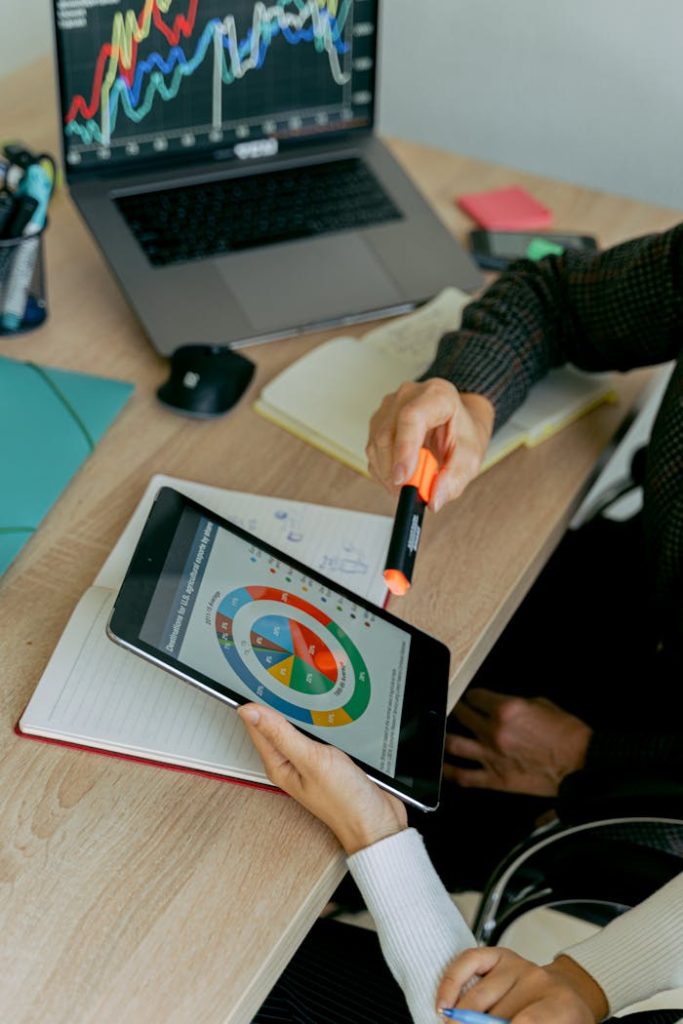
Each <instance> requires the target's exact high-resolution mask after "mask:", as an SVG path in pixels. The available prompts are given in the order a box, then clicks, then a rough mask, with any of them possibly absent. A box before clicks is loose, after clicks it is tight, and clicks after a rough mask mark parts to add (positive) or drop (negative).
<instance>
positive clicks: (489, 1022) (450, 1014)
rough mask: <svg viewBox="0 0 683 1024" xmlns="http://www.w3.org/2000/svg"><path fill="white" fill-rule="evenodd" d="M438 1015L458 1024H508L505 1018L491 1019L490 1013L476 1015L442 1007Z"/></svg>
mask: <svg viewBox="0 0 683 1024" xmlns="http://www.w3.org/2000/svg"><path fill="white" fill-rule="evenodd" d="M439 1013H440V1014H441V1016H442V1017H447V1018H448V1020H457V1021H459V1022H460V1024H510V1021H509V1020H507V1019H506V1018H505V1017H492V1016H491V1014H490V1013H478V1012H477V1011H476V1010H457V1009H453V1010H450V1009H448V1008H447V1007H444V1009H443V1010H439Z"/></svg>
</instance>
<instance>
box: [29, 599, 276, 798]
mask: <svg viewBox="0 0 683 1024" xmlns="http://www.w3.org/2000/svg"><path fill="white" fill-rule="evenodd" d="M114 597H115V594H114V592H113V591H111V590H105V589H103V588H100V587H91V588H90V589H89V590H87V591H86V593H85V594H84V595H83V597H82V598H81V600H80V601H79V603H78V606H77V608H76V610H75V612H74V614H73V615H72V617H71V620H70V621H69V625H68V626H67V629H66V631H65V632H64V634H63V635H62V638H61V640H60V641H59V644H58V645H57V647H56V649H55V652H54V654H53V656H52V658H51V659H50V663H49V665H48V667H47V669H46V670H45V673H44V675H43V677H42V679H41V681H40V685H39V686H38V689H37V690H36V692H35V694H34V695H33V697H32V699H31V702H30V704H29V705H28V707H27V709H26V711H25V712H24V714H23V716H22V718H21V722H20V727H21V729H22V731H24V732H28V733H37V734H38V735H41V736H49V737H52V738H54V739H66V740H70V741H71V742H73V743H80V744H83V745H84V746H92V747H95V748H98V747H101V748H103V749H105V750H111V751H112V752H114V753H120V754H133V755H134V756H137V757H145V758H149V759H151V760H159V761H162V762H170V763H172V764H176V765H181V766H184V767H186V768H198V769H201V770H203V771H211V772H216V773H218V774H224V775H234V776H236V777H237V778H242V779H248V780H252V781H258V782H267V779H266V777H265V775H264V773H263V767H262V765H261V761H260V759H259V756H258V754H257V753H256V751H255V749H254V747H253V744H252V743H251V741H250V740H249V737H248V736H247V734H246V731H245V730H244V727H243V725H242V723H241V722H240V720H239V718H238V716H237V715H236V714H235V712H234V711H233V710H232V709H231V708H229V707H227V706H226V705H225V704H222V703H221V702H220V701H218V700H216V699H215V698H213V697H210V696H209V695H208V694H205V693H202V692H201V691H200V690H197V689H196V688H195V687H193V686H191V685H190V684H189V683H186V682H183V680H181V679H176V678H175V677H174V676H172V675H170V674H169V673H168V672H165V671H164V670H163V669H160V668H156V667H155V666H154V665H151V664H149V663H148V662H145V661H143V660H142V659H141V658H138V657H136V655H134V654H131V653H130V652H128V651H125V650H124V649H123V648H122V647H118V646H117V645H116V644H114V643H112V642H111V640H108V639H107V636H106V633H105V627H106V624H107V620H108V618H109V614H110V612H111V609H112V605H113V604H114Z"/></svg>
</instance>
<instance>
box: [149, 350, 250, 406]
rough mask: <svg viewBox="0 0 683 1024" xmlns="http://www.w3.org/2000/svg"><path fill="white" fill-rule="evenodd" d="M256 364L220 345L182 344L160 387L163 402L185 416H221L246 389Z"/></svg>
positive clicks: (159, 395)
mask: <svg viewBox="0 0 683 1024" xmlns="http://www.w3.org/2000/svg"><path fill="white" fill-rule="evenodd" d="M254 370H255V366H254V364H253V363H252V361H251V360H250V359H247V358H245V356H241V355H239V354H238V353H237V352H234V351H233V350H232V349H231V348H227V347H222V346H220V345H183V346H182V347H181V348H178V349H176V350H175V352H174V353H173V355H172V356H171V374H170V376H169V378H168V380H167V381H166V383H165V384H162V385H161V387H160V388H159V389H158V391H157V396H158V398H159V400H160V401H161V402H163V403H164V405H168V406H169V408H171V409H173V411H174V412H179V413H182V414H183V415H185V416H197V417H199V418H201V419H210V418H211V417H213V416H222V415H223V414H224V413H226V412H228V410H229V409H232V407H233V405H235V403H236V402H237V401H239V399H240V398H241V397H242V395H243V394H244V392H245V391H246V389H247V387H248V386H249V383H250V381H251V378H252V377H253V376H254Z"/></svg>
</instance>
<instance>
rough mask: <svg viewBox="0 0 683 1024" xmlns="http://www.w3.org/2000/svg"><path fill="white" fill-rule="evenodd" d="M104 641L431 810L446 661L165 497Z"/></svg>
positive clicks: (358, 603)
mask: <svg viewBox="0 0 683 1024" xmlns="http://www.w3.org/2000/svg"><path fill="white" fill-rule="evenodd" d="M107 632H108V635H109V636H110V638H111V639H112V640H114V641H116V642H117V643H120V644H122V645H123V646H124V647H126V648H127V649H129V650H131V651H133V652H135V653H136V654H139V655H141V656H142V657H143V658H147V659H148V660H150V661H152V662H154V663H155V664H156V665H159V666H161V667H162V668H165V669H167V670H168V671H169V672H172V673H173V674H174V675H176V676H179V677H180V678H181V679H184V680H186V681H187V682H189V683H192V684H193V685H195V686H197V687H199V688H200V689H201V690H204V691H205V692H206V693H209V694H212V695H213V696H214V697H216V698H218V699H219V700H221V701H224V702H225V703H227V704H230V705H232V706H233V707H235V706H237V705H239V704H246V703H247V702H248V701H259V702H261V703H264V704H268V705H270V706H271V707H273V708H276V709H277V710H278V711H280V712H282V714H284V715H285V716H286V717H287V718H288V719H289V720H290V721H291V722H293V723H294V725H296V726H298V727H299V728H300V729H302V730H303V731H304V732H306V733H310V734H311V735H312V736H314V737H315V738H316V739H318V740H323V741H324V742H326V743H331V744H333V745H334V746H337V747H339V748H340V749H342V750H345V751H346V753H347V754H349V755H350V756H351V757H352V758H353V760H354V761H355V762H356V763H357V764H358V765H360V767H361V768H363V769H364V771H366V772H367V774H368V775H369V776H370V777H371V778H372V779H373V780H374V781H375V782H377V783H378V784H379V785H380V786H382V787H384V788H385V789H388V790H390V791H391V792H392V793H395V794H396V795H397V796H399V797H400V798H401V799H402V800H405V801H406V802H408V803H411V804H414V805H415V806H418V807H421V808H423V809H425V810H433V809H434V808H436V807H437V806H438V801H439V786H440V781H441V767H442V762H443V747H444V737H445V726H446V701H447V691H448V676H449V652H448V648H447V647H446V646H445V645H444V644H442V643H440V642H439V641H438V640H435V639H434V638H433V637H431V636H428V635H427V634H426V633H423V632H421V631H420V630H419V629H416V628H415V627H414V626H411V625H409V624H408V623H406V622H403V621H402V620H401V619H398V618H396V617H395V616H393V615H391V614H390V613H389V612H387V611H385V610H383V609H381V608H378V607H376V606H375V605H373V604H371V603H370V602H369V601H365V600H363V599H362V598H360V597H357V596H356V595H355V594H353V593H351V591H349V590H346V589H345V588H343V587H341V586H339V585H338V584H336V583H332V582H331V581H330V580H329V579H327V578H326V577H324V576H322V575H320V574H319V573H317V572H314V571H313V570H312V569H310V568H308V567H307V566H305V565H302V564H301V563H300V562H296V561H295V560H294V559H292V558H290V557H289V556H285V555H284V554H282V553H281V552H279V551H278V550H277V549H276V548H273V547H271V546H270V545H269V544H266V543H264V542H263V541H260V540H258V539H257V538H256V537H254V536H253V534H250V533H248V532H247V531H246V530H243V529H241V528H240V527H238V526H234V525H233V524H232V523H229V522H226V521H225V520H224V519H221V518H220V517H219V516H217V515H215V514H214V513H213V512H210V511H208V509H206V508H204V507H203V506H201V505H199V504H197V502H194V501H192V500H191V499H190V498H187V497H185V495H182V494H180V493H178V491H175V490H173V489H172V488H170V487H164V488H162V489H161V490H160V491H159V493H158V495H157V497H156V499H155V501H154V505H153V507H152V510H151V512H150V514H149V517H148V519H147V522H146V524H145V526H144V528H143V530H142V534H141V536H140V540H139V541H138V544H137V547H136V549H135V552H134V554H133V558H132V560H131V563H130V566H129V568H128V571H127V573H126V577H125V579H124V581H123V583H122V585H121V589H120V590H119V593H118V595H117V597H116V602H115V605H114V609H113V611H112V614H111V617H110V620H109V624H108V627H107Z"/></svg>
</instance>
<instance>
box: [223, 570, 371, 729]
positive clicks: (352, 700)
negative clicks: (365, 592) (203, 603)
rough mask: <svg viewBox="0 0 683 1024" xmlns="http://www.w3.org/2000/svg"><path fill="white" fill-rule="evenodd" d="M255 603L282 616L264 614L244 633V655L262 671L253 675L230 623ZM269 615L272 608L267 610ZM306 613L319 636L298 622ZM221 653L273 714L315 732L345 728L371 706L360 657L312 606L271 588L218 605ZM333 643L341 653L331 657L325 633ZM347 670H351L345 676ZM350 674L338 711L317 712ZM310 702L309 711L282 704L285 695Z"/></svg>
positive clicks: (241, 591) (240, 592)
mask: <svg viewBox="0 0 683 1024" xmlns="http://www.w3.org/2000/svg"><path fill="white" fill-rule="evenodd" d="M254 601H257V602H258V601H261V602H263V601H267V602H269V603H270V602H273V601H277V602H278V603H279V604H280V605H282V612H280V611H279V610H278V611H277V612H273V611H272V610H269V611H267V612H265V610H264V612H265V613H264V614H263V615H261V616H259V617H257V618H256V619H254V621H253V622H252V623H251V626H250V628H249V641H248V644H249V650H250V653H252V654H253V655H254V657H255V659H256V663H257V664H258V665H259V666H260V667H261V669H262V671H261V672H259V673H258V674H256V673H255V672H254V671H253V670H252V667H251V666H250V665H249V664H247V662H246V661H245V660H244V658H243V656H242V654H241V652H240V648H239V645H238V644H237V643H236V641H235V636H234V622H235V619H236V618H237V616H238V615H239V613H240V612H241V611H242V610H243V609H245V608H246V607H247V606H248V605H251V604H252V602H254ZM269 607H270V609H272V604H270V605H269ZM297 610H298V611H300V612H304V613H306V615H307V616H309V617H310V618H312V619H314V620H315V621H316V622H317V623H319V625H320V631H319V632H318V630H317V629H316V630H314V629H311V628H310V626H309V625H307V624H306V623H304V622H302V621H301V619H300V618H298V617H297ZM215 628H216V636H217V638H218V643H219V645H220V648H221V651H222V652H223V655H224V657H225V659H226V661H227V662H228V664H229V665H230V666H231V668H232V669H233V670H234V671H235V672H236V673H237V675H238V677H239V678H240V680H241V681H242V682H243V683H244V684H245V685H246V686H248V687H249V689H250V690H252V692H253V693H255V694H256V696H257V697H259V699H261V700H264V701H266V703H268V704H270V705H271V706H272V707H274V708H276V709H277V710H278V711H282V712H283V713H284V714H286V715H288V716H289V717H290V718H294V719H296V720H298V721H300V722H306V723H308V724H313V725H320V726H337V725H348V724H349V723H350V722H354V721H356V720H357V719H358V718H360V716H361V715H362V714H363V712H364V711H365V709H366V708H367V706H368V704H369V703H370V677H369V675H368V671H367V668H366V665H365V662H364V661H363V658H362V657H361V654H360V652H359V650H358V648H357V647H356V645H355V644H354V643H353V641H352V640H351V639H350V637H349V636H347V634H346V633H345V632H344V630H343V629H342V628H341V627H340V626H339V625H337V623H336V622H335V621H334V620H333V619H331V618H330V617H329V616H328V615H326V614H325V613H324V612H323V611H321V610H320V609H319V608H316V606H315V605H313V604H311V603H310V602H309V601H305V600H304V599H303V598H300V597H297V596H296V595H295V594H290V593H289V592H288V591H285V590H278V589H277V588H275V587H239V588H238V589H236V590H232V591H230V593H228V594H226V595H225V597H223V599H222V600H221V602H220V604H219V606H218V609H217V611H216V617H215ZM326 631H327V633H329V636H330V638H334V640H336V644H335V645H334V646H335V647H336V648H337V650H338V651H339V648H341V652H340V653H337V654H335V653H334V652H333V650H332V649H331V648H330V646H328V642H326V640H325V633H326ZM349 669H350V670H351V671H350V672H349ZM351 672H352V673H353V680H352V683H351V686H352V692H351V695H350V697H349V699H348V700H347V701H346V702H345V703H344V704H343V705H342V706H340V707H338V708H333V709H329V710H328V709H324V708H321V709H319V710H318V709H316V708H315V699H316V697H320V696H322V695H324V694H327V693H329V692H330V690H333V689H334V687H335V686H336V685H337V683H338V682H339V681H340V678H342V675H343V676H344V677H347V678H348V677H349V676H350V674H351ZM288 691H289V692H296V693H299V694H304V695H306V696H307V697H310V698H311V704H312V706H311V707H310V708H305V707H301V706H300V705H299V704H295V703H294V702H293V701H292V700H288V699H287V692H288Z"/></svg>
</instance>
